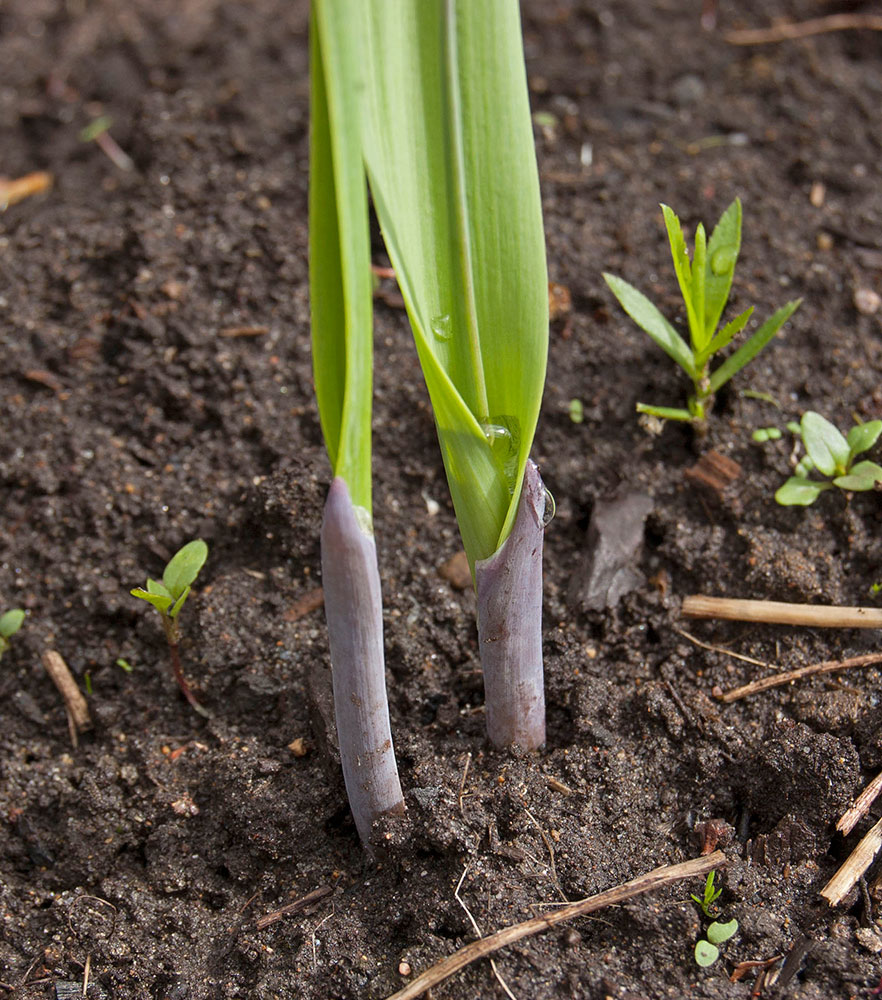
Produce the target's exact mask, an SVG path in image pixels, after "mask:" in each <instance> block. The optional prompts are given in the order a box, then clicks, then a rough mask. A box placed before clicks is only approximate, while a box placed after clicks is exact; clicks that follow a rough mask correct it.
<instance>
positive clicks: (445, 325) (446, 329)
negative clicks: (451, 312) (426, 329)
mask: <svg viewBox="0 0 882 1000" xmlns="http://www.w3.org/2000/svg"><path fill="white" fill-rule="evenodd" d="M431 326H432V333H433V334H434V336H435V340H440V341H441V343H446V342H447V341H448V340H450V338H451V337H452V336H453V331H452V330H451V328H450V317H449V316H448V315H447V313H445V314H444V315H443V316H435V317H434V319H433V320H432V323H431Z"/></svg>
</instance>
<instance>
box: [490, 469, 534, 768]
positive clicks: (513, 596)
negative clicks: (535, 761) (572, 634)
mask: <svg viewBox="0 0 882 1000" xmlns="http://www.w3.org/2000/svg"><path fill="white" fill-rule="evenodd" d="M544 513H545V487H544V486H543V485H542V479H541V477H540V476H539V470H538V468H537V467H536V465H535V463H533V462H532V461H529V460H528V461H527V468H526V471H525V473H524V485H523V489H522V490H521V499H520V502H519V504H518V513H517V517H516V518H515V522H514V526H513V527H512V530H511V534H510V535H509V536H508V538H507V539H506V540H505V541H504V542H503V543H502V545H500V547H499V548H498V549H497V550H496V551H495V552H494V553H493V555H492V556H490V557H488V558H487V559H481V560H479V561H478V562H476V563H475V585H476V589H477V592H478V644H479V647H480V653H481V667H482V669H483V671H484V700H485V703H486V711H487V735H488V736H489V737H490V742H491V743H492V744H493V745H494V746H497V747H506V746H510V745H511V744H513V743H517V744H518V746H520V747H523V749H525V750H536V749H537V748H538V747H540V746H542V744H543V743H544V742H545V690H544V685H543V671H542V539H543V536H544V533H545V527H544V525H543V515H544Z"/></svg>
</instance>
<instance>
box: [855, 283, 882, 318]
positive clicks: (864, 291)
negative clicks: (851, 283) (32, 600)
mask: <svg viewBox="0 0 882 1000" xmlns="http://www.w3.org/2000/svg"><path fill="white" fill-rule="evenodd" d="M880 306H882V296H880V295H879V293H878V292H874V291H873V289H872V288H856V289H855V292H854V307H855V309H857V311H858V312H859V313H861V314H862V315H863V316H872V315H873V313H877V312H878V311H879V307H880Z"/></svg>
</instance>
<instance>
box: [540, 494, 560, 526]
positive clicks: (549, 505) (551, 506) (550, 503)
mask: <svg viewBox="0 0 882 1000" xmlns="http://www.w3.org/2000/svg"><path fill="white" fill-rule="evenodd" d="M556 513H557V503H556V502H555V500H554V497H553V496H552V494H551V490H549V489H546V490H545V512H544V513H543V515H542V527H543V528H547V527H548V525H549V524H551V522H552V521H553V520H554V515H555V514H556Z"/></svg>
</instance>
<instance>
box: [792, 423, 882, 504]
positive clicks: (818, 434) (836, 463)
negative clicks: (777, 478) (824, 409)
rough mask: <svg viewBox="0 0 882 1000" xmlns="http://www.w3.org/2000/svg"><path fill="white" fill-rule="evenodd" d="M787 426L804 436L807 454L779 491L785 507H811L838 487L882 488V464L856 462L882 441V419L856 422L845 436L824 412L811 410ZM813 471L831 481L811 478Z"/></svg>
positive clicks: (842, 488) (847, 488)
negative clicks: (825, 493) (862, 422)
mask: <svg viewBox="0 0 882 1000" xmlns="http://www.w3.org/2000/svg"><path fill="white" fill-rule="evenodd" d="M787 426H788V429H789V430H791V431H793V433H794V434H796V435H797V436H798V437H801V438H802V443H803V444H804V445H805V450H806V454H805V457H804V458H803V459H802V461H801V462H800V463H799V464H798V465H797V467H796V470H795V472H796V475H795V476H791V477H790V478H789V479H788V480H787V482H786V483H784V485H783V486H781V487H780V488H779V489H778V491H777V492H776V493H775V499H776V500H777V501H778V503H779V504H781V505H782V506H785V507H789V506H800V507H808V506H809V505H810V504H813V503H814V502H815V500H817V499H818V497H819V496H820V495H821V494H822V493H823V492H824V491H825V490H830V489H832V488H833V487H834V486H838V487H839V489H841V490H847V491H849V492H855V493H859V492H865V491H867V490H872V489H879V488H882V466H880V465H878V464H877V463H876V462H870V461H868V460H864V461H861V462H856V461H855V459H856V458H857V456H858V455H862V454H863V453H864V452H866V451H869V450H870V448H872V447H873V445H874V444H875V443H876V442H877V441H878V440H879V435H880V434H882V420H870V421H868V422H867V423H865V424H856V425H855V426H854V427H852V428H851V430H850V431H849V432H848V436H845V435H843V434H842V433H841V431H839V430H838V429H837V428H836V427H835V426H834V425H833V424H831V423H830V421H829V420H827V419H826V418H824V417H822V416H821V415H820V413H815V412H814V411H813V410H808V411H807V412H805V413H803V415H802V419H801V420H800V422H799V424H788V425H787ZM812 471H816V472H818V473H820V474H821V475H822V476H826V477H827V481H826V482H821V481H818V480H817V479H810V478H809V475H810V473H811V472H812Z"/></svg>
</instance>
